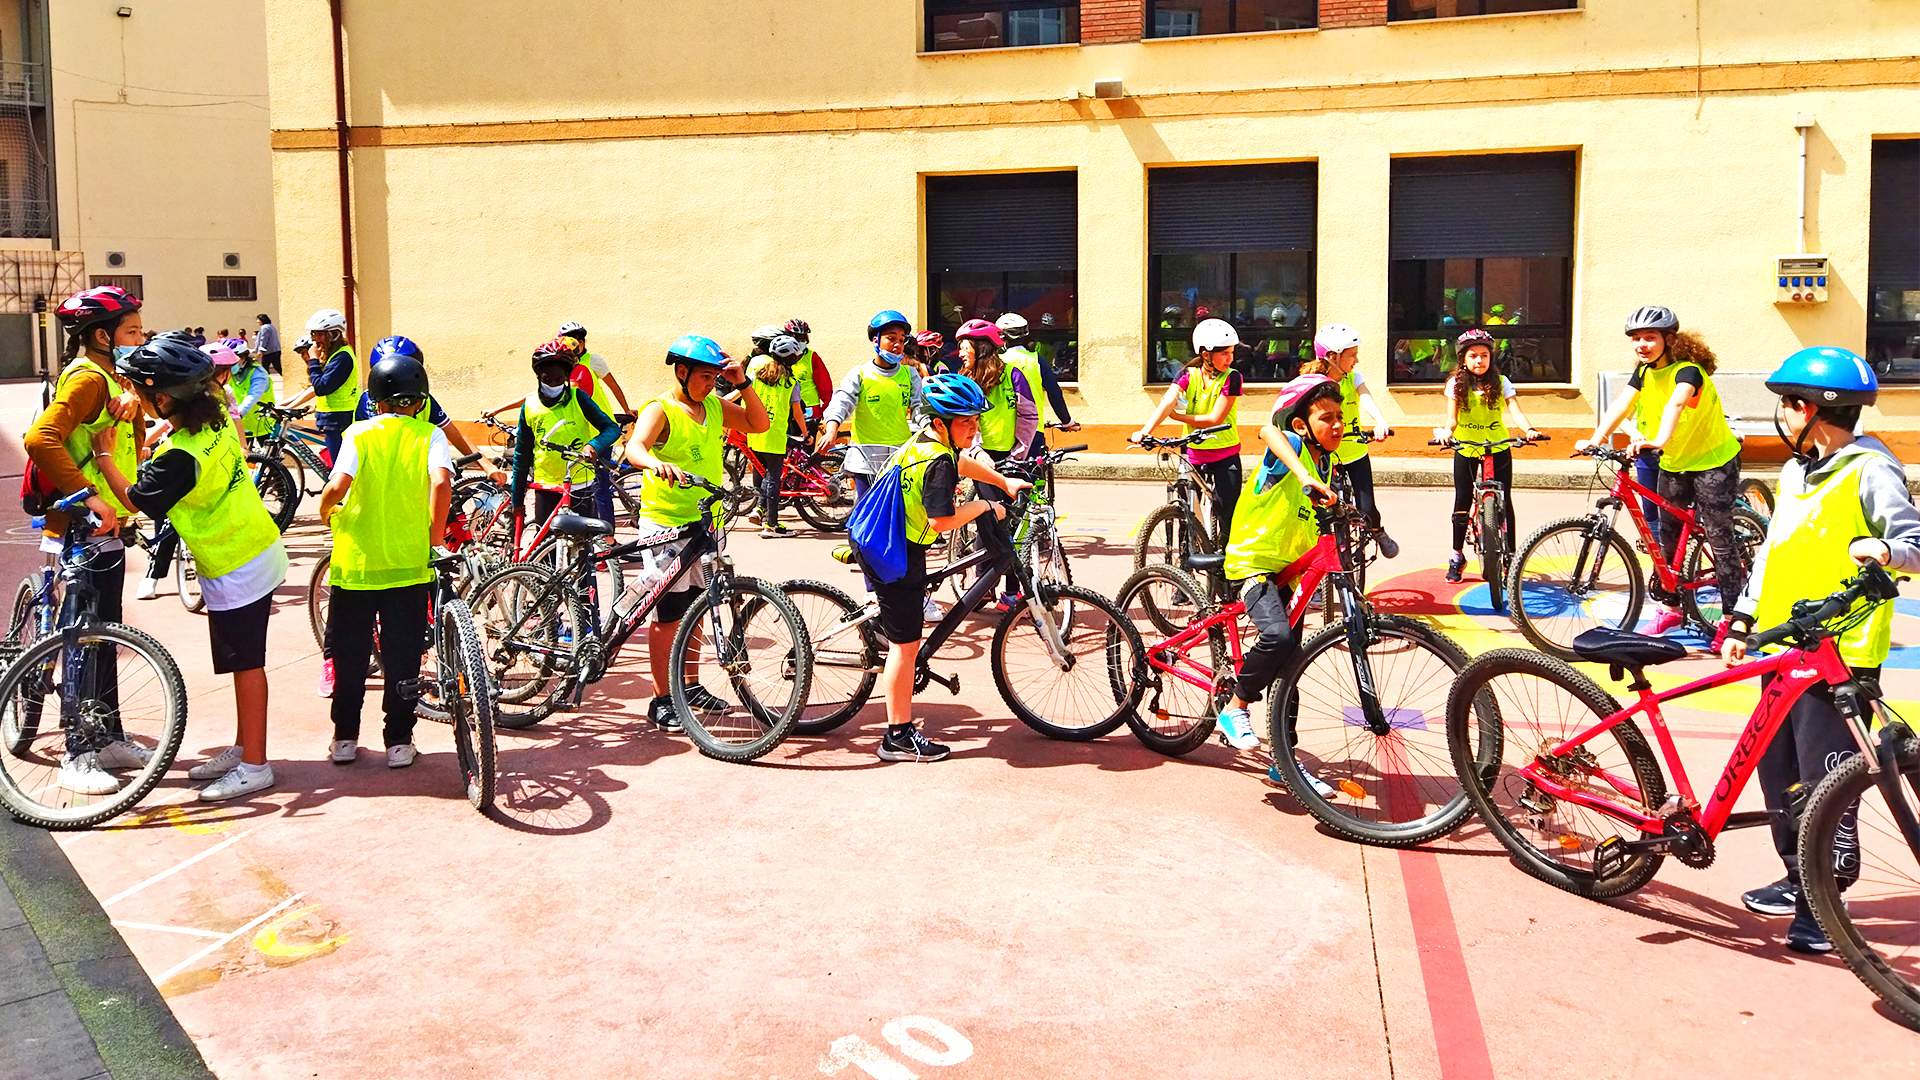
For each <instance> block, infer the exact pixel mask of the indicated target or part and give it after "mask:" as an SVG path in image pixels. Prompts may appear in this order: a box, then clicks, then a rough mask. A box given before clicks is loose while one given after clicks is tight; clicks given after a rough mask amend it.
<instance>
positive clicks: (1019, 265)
mask: <svg viewBox="0 0 1920 1080" xmlns="http://www.w3.org/2000/svg"><path fill="white" fill-rule="evenodd" d="M1079 221H1080V196H1079V174H1078V173H1071V172H1054V173H1014V174H1009V175H1002V176H929V177H927V268H928V269H929V270H931V271H933V272H935V273H942V272H947V271H955V270H984V271H999V270H1074V269H1076V268H1077V267H1078V264H1079V250H1080V249H1079V243H1078V239H1079Z"/></svg>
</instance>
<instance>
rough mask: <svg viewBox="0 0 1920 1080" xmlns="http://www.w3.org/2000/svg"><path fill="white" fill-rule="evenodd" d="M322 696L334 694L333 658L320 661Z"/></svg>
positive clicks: (328, 696)
mask: <svg viewBox="0 0 1920 1080" xmlns="http://www.w3.org/2000/svg"><path fill="white" fill-rule="evenodd" d="M320 696H321V697H323V698H330V697H332V696H333V661H331V660H322V661H320Z"/></svg>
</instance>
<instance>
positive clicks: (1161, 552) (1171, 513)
mask: <svg viewBox="0 0 1920 1080" xmlns="http://www.w3.org/2000/svg"><path fill="white" fill-rule="evenodd" d="M1217 550H1219V548H1218V545H1216V544H1215V543H1214V540H1213V536H1212V535H1211V534H1209V533H1208V532H1207V527H1206V526H1205V525H1202V524H1201V523H1200V519H1199V518H1196V517H1194V516H1193V513H1192V511H1190V510H1188V509H1187V508H1186V507H1184V506H1180V505H1178V504H1175V503H1168V504H1166V505H1165V506H1161V507H1157V508H1156V509H1155V510H1154V511H1153V513H1151V514H1148V515H1147V519H1146V520H1145V521H1143V522H1141V523H1140V532H1139V533H1138V535H1136V536H1135V537H1134V538H1133V568H1134V569H1135V570H1138V569H1140V568H1141V567H1143V566H1147V565H1149V564H1153V563H1158V564H1160V565H1163V566H1182V565H1183V562H1184V559H1185V556H1186V555H1187V554H1188V553H1193V554H1196V555H1199V554H1205V553H1207V552H1212V551H1217Z"/></svg>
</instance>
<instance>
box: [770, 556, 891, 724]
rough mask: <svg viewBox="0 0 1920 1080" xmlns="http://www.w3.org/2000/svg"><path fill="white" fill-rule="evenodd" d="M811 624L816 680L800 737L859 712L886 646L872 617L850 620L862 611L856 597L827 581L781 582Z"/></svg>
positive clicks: (876, 678)
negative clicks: (876, 632)
mask: <svg viewBox="0 0 1920 1080" xmlns="http://www.w3.org/2000/svg"><path fill="white" fill-rule="evenodd" d="M780 590H781V591H782V592H784V593H786V594H787V599H788V600H790V601H792V602H793V608H794V610H795V611H797V612H799V614H800V621H801V623H803V624H804V625H805V626H806V628H807V643H808V644H809V645H811V646H812V647H813V678H812V679H811V680H809V682H808V685H807V704H806V707H805V708H804V709H802V710H801V712H800V716H799V718H798V719H796V720H795V721H794V724H793V731H794V734H796V735H821V734H824V733H826V732H829V731H832V730H833V729H834V728H837V727H839V726H840V725H842V724H844V723H846V722H847V721H848V720H851V719H853V718H854V716H856V715H857V714H858V713H859V712H860V710H861V708H862V707H864V706H865V705H866V703H867V699H869V698H871V697H872V696H873V685H874V683H876V682H878V681H879V679H880V664H881V661H882V659H883V658H884V655H885V649H884V648H883V647H882V646H881V644H880V637H879V635H878V634H875V633H874V632H873V624H872V620H868V621H866V622H863V623H861V624H860V625H858V626H849V625H848V624H849V623H851V622H852V620H853V619H854V618H855V616H857V615H858V614H859V612H860V609H861V605H859V604H857V603H855V602H854V600H853V597H851V596H848V595H847V594H846V593H844V592H841V591H840V590H839V589H836V588H834V587H833V586H831V585H829V584H827V583H826V582H824V581H789V582H787V583H786V584H784V585H782V586H780Z"/></svg>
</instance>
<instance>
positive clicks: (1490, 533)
mask: <svg viewBox="0 0 1920 1080" xmlns="http://www.w3.org/2000/svg"><path fill="white" fill-rule="evenodd" d="M1546 439H1547V437H1546V436H1544V435H1543V436H1541V437H1540V438H1538V439H1529V438H1527V437H1526V436H1524V435H1512V436H1509V437H1507V438H1504V439H1494V440H1491V441H1487V440H1474V439H1433V440H1430V441H1429V442H1428V443H1427V445H1428V446H1444V447H1447V448H1449V449H1451V448H1453V447H1459V446H1464V447H1466V448H1468V449H1470V450H1473V449H1477V450H1479V451H1480V478H1479V479H1477V480H1475V481H1474V482H1473V503H1472V507H1471V509H1469V510H1468V514H1469V515H1470V516H1469V517H1468V518H1467V546H1468V547H1471V548H1473V550H1474V551H1475V552H1477V553H1478V554H1479V556H1480V579H1481V580H1482V581H1485V582H1486V583H1487V596H1488V599H1489V601H1490V602H1491V604H1492V607H1493V610H1495V611H1505V610H1506V608H1507V569H1508V567H1509V565H1510V564H1511V563H1512V561H1513V537H1512V536H1511V535H1510V534H1509V533H1508V530H1507V492H1506V489H1505V488H1502V487H1501V486H1500V481H1499V480H1498V479H1496V478H1495V476H1494V460H1493V455H1495V454H1497V453H1499V452H1500V451H1502V450H1517V449H1520V448H1522V447H1527V446H1532V445H1533V444H1534V443H1536V442H1545V441H1546Z"/></svg>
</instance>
